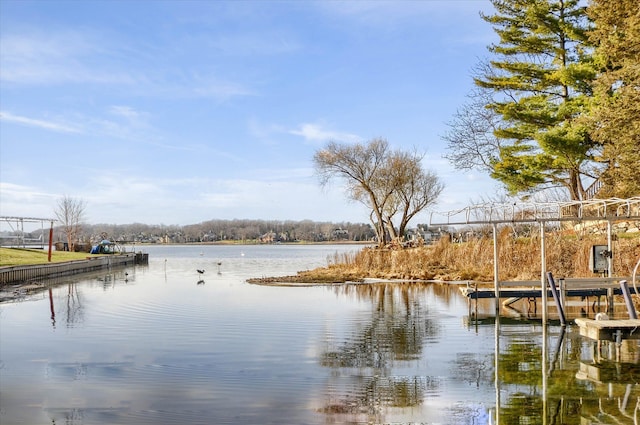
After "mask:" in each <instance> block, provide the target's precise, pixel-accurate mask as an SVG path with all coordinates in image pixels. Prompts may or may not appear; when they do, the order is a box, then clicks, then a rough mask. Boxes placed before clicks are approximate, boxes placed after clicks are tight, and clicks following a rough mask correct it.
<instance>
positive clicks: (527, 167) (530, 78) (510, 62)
mask: <svg viewBox="0 0 640 425" xmlns="http://www.w3.org/2000/svg"><path fill="white" fill-rule="evenodd" d="M492 3H493V5H494V7H495V9H496V13H495V14H493V15H483V16H482V17H483V19H484V20H485V21H487V22H488V23H490V24H491V25H493V27H494V30H495V32H496V33H497V34H498V36H499V38H500V41H499V42H498V43H496V44H494V45H492V46H490V47H489V50H490V52H491V53H492V54H493V55H494V58H493V60H492V61H491V62H490V67H489V70H488V72H486V73H485V74H484V75H481V76H479V77H478V78H475V83H476V84H477V85H478V86H479V87H481V88H482V89H486V90H490V91H492V92H493V99H494V101H493V102H491V103H489V104H488V105H487V107H488V108H490V109H491V110H493V111H494V112H495V113H496V114H497V115H498V117H499V118H500V124H499V126H498V128H497V129H496V130H495V131H494V134H495V136H496V137H497V138H498V139H500V141H501V142H500V148H499V155H498V157H496V158H494V159H493V162H492V164H491V165H492V169H493V172H492V177H493V178H495V179H497V180H499V181H501V182H502V183H503V184H504V185H505V186H506V188H507V190H508V191H509V192H510V193H511V194H519V193H520V194H522V193H530V192H534V191H536V190H539V189H542V188H547V187H552V186H556V187H557V186H562V187H565V188H566V189H567V190H568V193H569V195H570V197H571V199H572V200H580V199H583V197H584V194H585V190H584V186H583V178H585V177H594V175H595V174H594V173H592V172H591V171H593V170H592V166H593V162H592V161H593V154H594V152H595V151H594V148H595V147H596V144H595V143H594V141H593V140H592V139H591V137H590V135H589V132H588V131H587V126H586V125H585V123H584V121H583V120H580V119H579V118H580V116H581V115H583V114H585V113H586V112H587V109H588V97H589V96H590V94H591V82H592V80H593V78H594V76H595V72H594V68H593V64H592V63H591V62H592V61H591V60H590V59H591V56H590V49H589V46H588V40H587V30H588V29H589V21H588V18H587V15H586V12H585V8H584V7H582V6H581V5H580V4H579V3H580V1H579V0H492Z"/></svg>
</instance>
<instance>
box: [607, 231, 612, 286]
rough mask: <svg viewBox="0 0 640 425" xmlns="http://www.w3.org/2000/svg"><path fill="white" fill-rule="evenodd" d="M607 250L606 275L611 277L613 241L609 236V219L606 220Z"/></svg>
mask: <svg viewBox="0 0 640 425" xmlns="http://www.w3.org/2000/svg"><path fill="white" fill-rule="evenodd" d="M607 251H609V255H608V256H607V270H608V274H607V277H613V243H612V237H611V220H607Z"/></svg>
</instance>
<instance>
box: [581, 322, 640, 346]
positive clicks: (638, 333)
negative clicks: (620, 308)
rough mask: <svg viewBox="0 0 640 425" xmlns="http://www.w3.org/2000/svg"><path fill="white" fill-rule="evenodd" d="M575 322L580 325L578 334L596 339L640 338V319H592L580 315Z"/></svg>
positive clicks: (619, 339)
mask: <svg viewBox="0 0 640 425" xmlns="http://www.w3.org/2000/svg"><path fill="white" fill-rule="evenodd" d="M575 322H576V325H578V326H579V327H580V335H582V336H586V337H587V338H591V339H594V340H596V341H603V340H605V341H621V340H623V339H640V319H626V320H593V319H586V318H582V317H580V318H577V319H575Z"/></svg>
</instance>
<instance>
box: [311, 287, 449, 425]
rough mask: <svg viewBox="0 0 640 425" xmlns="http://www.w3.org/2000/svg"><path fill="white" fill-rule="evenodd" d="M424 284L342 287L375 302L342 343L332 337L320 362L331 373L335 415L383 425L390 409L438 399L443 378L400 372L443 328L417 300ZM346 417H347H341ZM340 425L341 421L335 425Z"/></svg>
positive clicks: (329, 408) (329, 393) (330, 409)
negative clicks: (434, 397)
mask: <svg viewBox="0 0 640 425" xmlns="http://www.w3.org/2000/svg"><path fill="white" fill-rule="evenodd" d="M424 288H425V286H424V285H415V284H405V285H397V284H375V285H351V286H339V287H336V288H335V289H334V291H335V292H336V294H338V295H341V296H349V297H356V298H357V299H359V300H363V301H368V302H369V303H370V304H371V308H370V313H369V317H368V318H367V319H365V320H361V321H358V322H356V323H354V324H353V326H352V327H351V329H350V330H349V331H348V332H347V335H346V337H345V338H344V339H343V340H340V341H334V340H332V339H331V338H329V339H328V342H329V345H328V346H327V347H326V349H325V351H324V352H323V353H322V354H321V355H320V359H319V360H320V364H321V365H322V366H323V367H327V368H330V369H331V370H332V372H331V374H330V375H329V376H330V377H329V379H328V382H327V390H326V392H325V393H326V398H327V401H326V404H325V406H324V407H323V408H322V409H320V411H322V412H323V413H326V414H327V415H329V416H331V417H332V418H331V419H330V423H334V421H336V420H337V419H336V418H335V416H342V417H343V416H344V415H346V416H349V417H351V420H354V421H355V420H356V419H357V418H359V419H360V420H365V419H366V421H367V422H369V423H370V422H372V421H373V422H381V421H383V420H384V412H385V410H386V409H388V408H409V407H413V406H417V405H419V404H421V403H422V401H423V400H424V399H425V397H429V396H433V395H438V394H439V393H440V392H441V391H440V386H441V379H439V378H437V377H432V376H422V375H420V374H416V373H415V372H416V371H415V370H414V371H413V373H411V374H409V375H403V376H399V375H397V371H396V370H395V368H401V367H402V366H403V363H408V362H411V361H416V360H419V359H420V358H421V357H422V356H423V350H424V349H425V344H426V343H427V342H428V341H434V340H436V338H438V336H439V333H440V327H439V326H438V322H437V320H435V319H434V317H433V316H431V315H430V314H429V311H428V307H427V306H426V305H425V304H424V303H422V302H421V301H422V297H420V296H418V295H419V293H420V292H422V291H423V290H424ZM342 419H343V420H344V419H345V418H344V417H343V418H342ZM335 423H338V422H335Z"/></svg>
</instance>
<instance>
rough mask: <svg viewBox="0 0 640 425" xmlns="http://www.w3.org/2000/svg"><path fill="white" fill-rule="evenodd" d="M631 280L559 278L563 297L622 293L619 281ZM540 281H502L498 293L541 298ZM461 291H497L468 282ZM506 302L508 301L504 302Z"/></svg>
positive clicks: (472, 295) (475, 295) (487, 294)
mask: <svg viewBox="0 0 640 425" xmlns="http://www.w3.org/2000/svg"><path fill="white" fill-rule="evenodd" d="M625 279H626V280H627V281H630V280H631V278H625V277H616V278H594V279H588V278H587V279H569V278H566V279H559V284H560V286H559V288H558V291H559V292H560V294H561V296H562V297H563V298H566V297H580V298H583V297H600V296H612V295H622V290H621V289H620V286H619V284H618V283H617V282H618V281H620V280H625ZM540 288H541V284H540V281H538V280H527V281H503V282H500V286H499V290H498V294H499V296H500V298H505V299H520V298H540V297H542V290H541V289H540ZM629 290H630V292H631V293H635V290H634V288H633V287H631V288H629ZM460 292H461V293H462V294H463V295H464V296H465V297H467V298H469V299H475V300H477V299H482V298H495V297H496V291H495V289H494V288H493V287H491V288H489V287H486V288H484V287H478V286H477V285H476V284H471V283H468V284H467V286H464V287H461V288H460ZM552 295H553V294H552V292H551V289H547V298H551V297H552ZM504 304H506V302H505V303H504Z"/></svg>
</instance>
